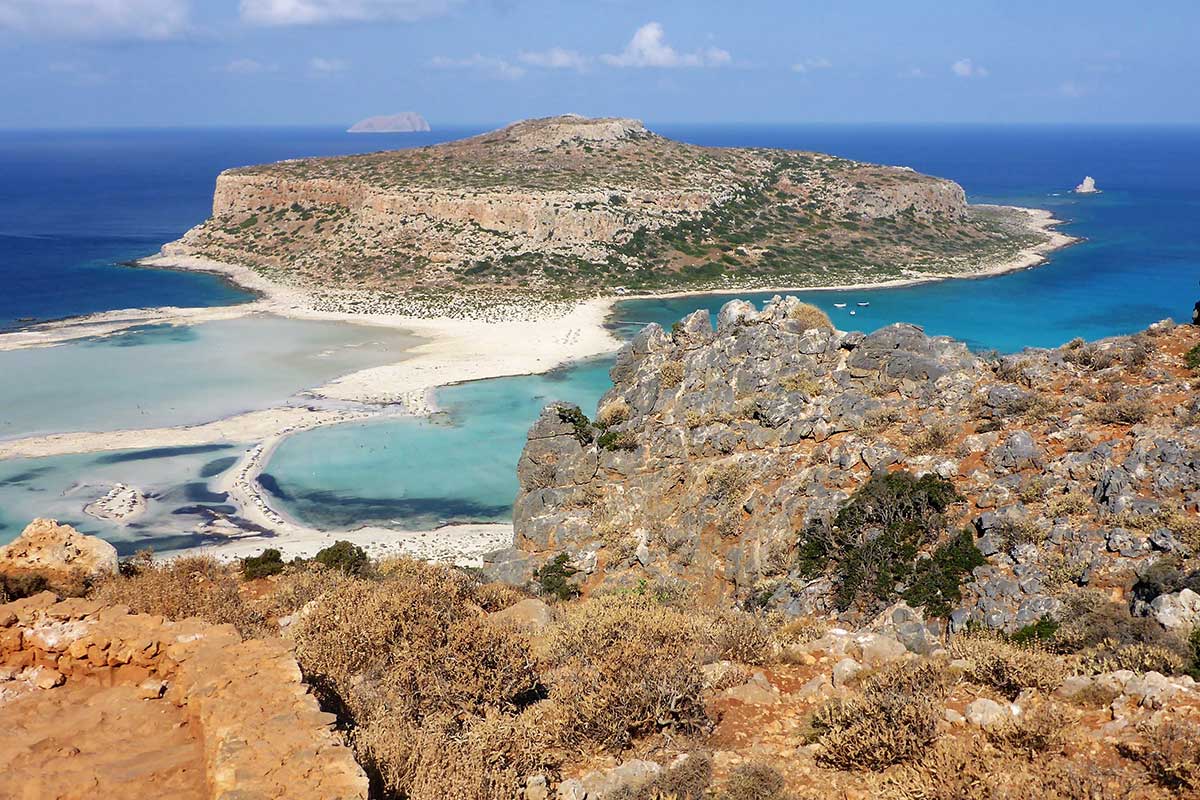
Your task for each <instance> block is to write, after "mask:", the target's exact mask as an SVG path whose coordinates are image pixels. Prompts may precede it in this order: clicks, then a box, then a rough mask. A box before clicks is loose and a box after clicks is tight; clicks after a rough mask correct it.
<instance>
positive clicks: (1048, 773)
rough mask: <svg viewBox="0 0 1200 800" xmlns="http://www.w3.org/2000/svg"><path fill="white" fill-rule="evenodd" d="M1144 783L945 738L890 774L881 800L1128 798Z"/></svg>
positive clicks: (973, 739)
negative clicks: (918, 758)
mask: <svg viewBox="0 0 1200 800" xmlns="http://www.w3.org/2000/svg"><path fill="white" fill-rule="evenodd" d="M1141 785H1142V782H1141V781H1139V780H1138V779H1136V778H1133V777H1130V776H1129V775H1128V774H1126V773H1123V772H1121V771H1118V770H1115V769H1112V768H1109V767H1103V766H1100V765H1098V764H1076V763H1072V762H1071V761H1069V760H1068V759H1066V758H1053V759H1049V758H1041V759H1037V760H1034V761H1030V760H1028V759H1025V758H1018V757H1013V756H1006V755H1005V754H1003V753H1001V752H999V751H997V750H996V749H994V748H992V747H990V746H989V745H988V744H987V742H986V741H985V740H984V739H983V737H982V736H965V737H962V738H959V737H945V738H943V739H941V740H940V741H939V742H937V743H936V744H935V745H934V746H933V747H932V748H930V749H929V751H928V752H927V753H926V755H925V756H924V757H923V758H922V759H920V760H919V761H917V762H916V763H913V764H906V765H904V766H901V767H898V768H897V769H895V770H893V771H891V772H889V773H888V774H887V775H884V776H882V777H881V779H880V780H879V781H878V782H877V784H876V787H875V791H874V792H873V793H872V794H871V796H872V797H874V798H879V799H880V800H1132V798H1134V797H1138V798H1148V797H1151V796H1153V795H1145V794H1135V792H1136V790H1137V789H1138V788H1139V787H1140V786H1141Z"/></svg>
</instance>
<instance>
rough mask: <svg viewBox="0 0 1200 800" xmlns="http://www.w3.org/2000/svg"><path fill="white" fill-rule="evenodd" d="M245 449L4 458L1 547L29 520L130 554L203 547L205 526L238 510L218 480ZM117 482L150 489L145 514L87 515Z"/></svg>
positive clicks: (224, 446)
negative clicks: (63, 527) (56, 524)
mask: <svg viewBox="0 0 1200 800" xmlns="http://www.w3.org/2000/svg"><path fill="white" fill-rule="evenodd" d="M245 450H246V445H235V444H216V445H205V446H197V447H160V448H153V449H147V450H119V451H114V452H107V453H85V454H79V455H66V456H52V457H47V458H17V459H9V460H5V461H0V543H4V542H8V541H11V540H12V539H13V538H15V537H16V536H17V534H19V533H20V532H21V529H22V528H23V527H24V526H25V525H26V524H27V523H28V522H29V520H31V519H34V518H35V517H50V518H52V519H57V520H59V521H60V522H64V523H67V524H70V525H73V526H75V528H76V529H77V530H80V531H83V532H85V533H90V534H94V535H98V536H102V537H104V538H105V539H107V540H109V541H111V542H113V544H115V545H116V546H117V549H118V551H119V552H121V553H122V554H129V553H133V552H135V551H137V550H139V549H141V548H144V547H151V548H153V549H155V550H156V551H160V552H161V551H165V550H172V549H177V548H181V547H191V546H195V545H197V544H200V543H201V542H202V541H203V537H200V536H197V535H196V534H195V531H196V529H197V527H198V526H199V524H201V523H202V522H204V521H206V520H208V519H211V518H212V517H213V515H215V514H227V515H232V514H234V513H235V512H236V509H235V508H234V506H232V505H229V504H228V503H227V498H226V496H225V495H224V494H221V493H215V492H213V491H212V490H211V489H210V483H212V482H213V481H216V480H218V479H220V477H221V476H222V475H223V474H224V473H225V472H227V471H228V470H229V469H231V468H232V467H233V465H234V463H235V462H236V461H237V460H238V458H239V457H240V456H241V455H242V454H243V453H244V452H245ZM116 483H125V484H128V485H130V486H136V487H138V489H140V490H141V491H142V492H144V493H145V494H146V495H147V496H148V498H147V502H146V510H145V512H143V513H142V514H141V515H140V516H138V517H135V518H132V519H130V520H128V521H125V522H114V521H111V520H103V519H97V518H95V517H92V516H89V515H87V514H84V513H83V510H82V509H83V508H84V506H86V505H87V504H88V503H90V502H92V501H93V500H97V499H99V498H101V497H103V496H104V495H105V494H107V493H108V490H109V488H110V487H111V486H112V485H113V484H116Z"/></svg>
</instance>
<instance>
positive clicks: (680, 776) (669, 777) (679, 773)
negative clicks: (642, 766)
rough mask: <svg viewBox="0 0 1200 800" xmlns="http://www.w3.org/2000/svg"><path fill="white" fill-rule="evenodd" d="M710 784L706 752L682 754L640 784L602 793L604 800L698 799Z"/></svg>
mask: <svg viewBox="0 0 1200 800" xmlns="http://www.w3.org/2000/svg"><path fill="white" fill-rule="evenodd" d="M710 783H712V758H711V757H709V755H708V754H707V753H699V752H697V753H686V754H685V755H684V756H683V757H682V758H681V759H680V760H679V761H678V762H677V763H675V764H672V765H671V766H670V767H668V768H667V769H665V770H663V771H662V772H661V773H659V774H658V776H657V777H656V778H654V779H653V780H651V781H648V782H647V783H644V784H642V785H641V786H639V787H637V788H636V789H635V788H632V787H630V786H622V787H621V788H619V789H617V790H616V791H615V792H611V793H609V794H605V795H604V797H605V800H702V799H703V798H704V797H705V796H706V792H707V791H708V786H709V784H710Z"/></svg>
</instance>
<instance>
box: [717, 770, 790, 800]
mask: <svg viewBox="0 0 1200 800" xmlns="http://www.w3.org/2000/svg"><path fill="white" fill-rule="evenodd" d="M788 797H789V795H788V793H787V783H786V782H785V781H784V779H783V776H782V775H780V774H779V771H778V770H776V769H775V768H774V767H772V766H771V765H769V764H743V765H742V766H740V767H738V768H737V769H735V770H734V771H733V772H731V773H730V774H729V777H728V778H727V779H726V780H725V783H724V784H723V785H722V786H721V788H720V790H719V791H718V792H717V796H716V800H787V798H788Z"/></svg>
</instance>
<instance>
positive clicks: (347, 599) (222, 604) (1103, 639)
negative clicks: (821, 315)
mask: <svg viewBox="0 0 1200 800" xmlns="http://www.w3.org/2000/svg"><path fill="white" fill-rule="evenodd" d="M901 485H902V487H903V488H902V489H899V490H898V488H897V487H898V486H901ZM943 488H944V487H941V486H939V485H938V484H937V483H936V482H934V481H928V482H925V483H924V484H921V483H920V482H919V481H915V480H912V479H910V478H900V479H898V480H897V482H896V483H895V484H890V485H889V484H883V483H881V484H878V485H876V486H873V487H872V488H871V490H870V491H868V492H866V493H864V494H863V495H861V496H858V497H857V498H855V499H853V500H852V501H850V502H848V503H847V504H846V507H847V509H849V510H847V511H846V513H845V514H844V515H842V517H841V518H842V520H843V523H844V524H846V525H849V526H852V525H853V524H854V523H855V522H859V523H865V522H866V521H867V520H874V521H875V522H876V523H878V522H879V520H881V519H884V518H886V519H889V520H891V521H892V523H893V524H895V525H900V524H902V523H903V522H904V521H908V522H911V521H913V520H926V521H928V520H930V519H933V518H934V517H936V516H937V515H938V514H940V513H941V512H940V511H939V510H938V509H939V507H942V506H943V505H944V503H948V502H952V501H953V497H952V495H949V494H947V493H944V492H943V491H942V489H943ZM897 491H900V494H901V496H902V497H910V494H912V493H916V495H917V496H916V497H910V500H911V502H897V500H896V497H895V496H894V495H895V493H896V492H897ZM877 502H883V504H884V505H885V506H886V508H880V507H876V506H875V505H874V504H875V503H877ZM935 527H936V526H935ZM951 541H953V540H951ZM343 549H344V548H343ZM339 552H340V550H339ZM275 560H276V559H275V558H274V556H273V555H272V554H269V553H268V554H267V555H266V558H265V559H263V557H261V556H259V557H256V558H255V559H247V562H248V563H250V564H259V565H261V564H262V563H274V562H275ZM247 562H243V564H241V565H221V564H218V563H217V562H215V561H213V560H211V559H207V558H186V559H178V560H176V561H173V562H168V563H162V564H160V563H153V562H150V561H147V560H140V561H134V562H130V563H128V564H127V565H126V567H125V569H124V574H123V575H121V576H118V577H114V578H112V579H110V580H108V581H105V582H104V583H102V584H101V585H99V586H98V587H95V588H94V589H93V592H92V593H93V596H94V597H95V598H97V599H101V600H104V601H108V602H118V603H125V604H130V605H133V606H134V607H135V610H138V611H142V612H145V613H156V614H163V615H165V616H172V617H184V616H191V615H196V616H200V617H203V618H205V619H207V620H209V621H212V622H228V623H232V624H234V625H237V626H238V627H239V629H240V630H241V631H242V633H243V635H245V636H268V635H274V634H275V633H276V632H277V631H280V625H281V624H282V625H283V628H282V631H281V632H282V634H283V635H284V636H286V637H288V638H289V639H290V640H292V641H293V642H294V646H295V652H296V655H297V658H298V660H299V662H300V664H301V667H302V669H303V672H304V675H305V679H306V680H307V681H308V682H309V683H310V684H311V685H312V686H313V688H314V690H315V691H316V692H317V694H318V696H319V697H320V698H321V701H322V704H323V705H324V707H325V708H327V709H329V710H331V711H333V712H335V713H336V714H337V715H338V718H339V724H340V727H341V728H342V729H343V730H344V732H345V734H346V737H347V739H348V741H349V742H350V744H351V745H352V746H353V748H354V750H355V753H356V754H357V757H358V759H359V761H360V763H362V764H363V765H364V767H365V768H366V769H367V771H368V773H369V774H370V775H371V777H372V781H373V793H374V795H376V796H378V797H380V798H404V799H405V800H432V798H445V797H455V798H466V799H467V800H471V799H474V800H485V799H488V800H490V799H491V798H519V797H522V796H523V793H524V792H525V789H526V787H527V786H529V785H535V784H536V785H546V786H548V787H551V792H553V787H554V786H555V785H556V784H558V783H560V782H562V783H565V782H569V781H570V780H572V779H573V778H574V777H577V776H579V775H581V774H582V773H584V772H587V771H588V770H593V769H597V768H599V769H601V770H603V769H604V767H603V765H604V764H605V763H609V764H611V763H615V762H613V761H605V759H613V758H615V759H617V760H625V761H629V760H630V759H637V758H641V759H646V758H650V759H651V760H653V761H657V762H659V763H661V764H662V766H661V767H656V769H657V770H658V771H657V772H653V773H646V775H645V777H644V778H639V779H637V780H632V779H631V780H632V782H630V783H627V784H625V785H623V786H622V787H621V788H620V789H619V790H617V793H615V794H612V795H611V797H613V798H619V799H620V800H685V799H687V800H701V798H705V799H707V800H763V799H764V798H765V799H766V800H816V798H824V797H829V796H843V793H845V792H849V793H850V795H847V796H855V793H857V796H870V797H880V798H890V799H894V800H912V799H913V798H934V799H935V800H943V799H944V800H952V799H953V800H958V798H978V799H979V800H992V798H995V797H1020V798H1026V797H1028V798H1034V797H1038V798H1041V797H1057V798H1069V799H1070V800H1096V798H1102V799H1105V800H1106V799H1108V798H1112V800H1116V798H1130V797H1134V798H1143V799H1144V800H1166V799H1167V798H1170V797H1186V796H1188V794H1187V793H1188V792H1189V791H1192V790H1194V789H1195V788H1196V786H1197V779H1196V775H1197V774H1200V771H1198V770H1197V769H1196V767H1195V764H1196V752H1197V751H1196V750H1195V746H1194V741H1195V739H1194V736H1195V732H1196V731H1197V730H1200V728H1197V727H1196V724H1195V723H1194V722H1192V721H1190V720H1191V719H1192V718H1193V717H1194V718H1197V719H1200V694H1198V693H1196V692H1195V691H1194V690H1190V689H1186V688H1173V689H1170V691H1171V692H1172V694H1171V695H1169V696H1170V697H1172V700H1171V703H1172V705H1171V706H1170V707H1171V708H1172V709H1173V710H1172V712H1171V716H1170V717H1168V718H1165V719H1166V721H1160V722H1158V723H1153V722H1152V721H1151V720H1152V719H1159V718H1162V713H1159V714H1158V715H1157V716H1154V717H1152V715H1151V710H1152V709H1153V708H1154V707H1155V705H1154V703H1151V702H1150V701H1146V700H1143V701H1142V702H1141V705H1142V706H1144V707H1145V709H1146V710H1145V712H1144V713H1143V712H1142V710H1141V709H1140V708H1139V704H1138V701H1137V698H1138V697H1142V696H1144V697H1158V696H1159V695H1149V694H1146V695H1134V694H1128V693H1134V692H1145V691H1149V689H1147V688H1137V689H1135V688H1134V683H1137V681H1138V680H1141V679H1140V678H1139V679H1137V680H1134V681H1130V679H1128V678H1126V679H1124V680H1125V681H1126V683H1125V684H1122V683H1121V682H1120V681H1116V682H1114V679H1112V678H1110V677H1108V676H1109V675H1110V674H1111V673H1110V672H1104V673H1102V674H1100V675H1099V676H1097V677H1095V678H1093V677H1090V676H1092V675H1093V674H1095V673H1097V671H1098V670H1099V669H1100V665H1101V663H1100V662H1099V661H1097V659H1096V657H1095V655H1094V653H1095V649H1096V648H1097V647H1102V648H1109V649H1111V650H1113V652H1118V653H1119V652H1122V651H1121V647H1123V646H1126V645H1137V646H1140V647H1150V648H1154V647H1163V648H1166V649H1168V650H1171V652H1178V650H1177V646H1178V642H1173V643H1170V642H1166V640H1165V639H1164V635H1163V634H1162V633H1161V631H1155V630H1153V628H1152V626H1151V625H1150V624H1149V623H1148V622H1147V621H1146V620H1145V619H1141V618H1133V617H1131V616H1130V615H1129V614H1128V611H1127V610H1126V611H1124V613H1121V612H1120V611H1119V610H1118V609H1116V608H1115V604H1112V602H1111V600H1106V599H1103V598H1100V597H1098V596H1097V597H1093V596H1091V595H1081V596H1080V599H1079V601H1078V603H1077V604H1076V605H1075V606H1073V607H1072V608H1071V611H1070V614H1068V615H1064V618H1063V619H1062V622H1061V623H1058V624H1056V625H1053V626H1050V625H1046V626H1041V627H1040V628H1039V629H1038V633H1037V635H1032V634H1031V635H1029V636H1024V637H1021V636H1013V637H1004V636H1001V635H997V634H994V633H987V634H985V633H982V632H967V633H963V634H959V635H955V636H950V637H949V638H948V640H947V642H946V649H940V650H938V651H936V652H934V653H933V654H931V655H928V656H918V655H916V654H913V653H905V652H904V648H900V649H899V652H895V651H892V650H887V651H881V650H879V649H878V648H879V646H880V644H879V643H882V642H887V641H890V640H889V639H887V637H886V636H884V637H882V638H880V636H879V635H877V634H866V633H863V634H845V633H837V632H832V631H830V630H829V626H828V624H827V623H826V622H823V621H821V620H812V619H788V618H786V617H783V616H779V615H773V616H762V615H755V614H750V613H747V612H742V611H736V610H732V609H726V608H722V607H721V606H712V605H706V604H702V603H700V602H698V601H697V600H696V599H695V598H692V597H690V596H689V595H688V593H687V592H686V591H685V592H683V593H679V592H676V593H673V594H666V593H655V592H650V591H646V590H644V588H639V589H637V590H633V591H625V592H615V593H610V594H606V595H601V596H597V597H592V598H587V599H580V598H577V597H574V598H573V597H569V596H564V597H563V598H562V599H555V600H554V604H553V605H552V606H550V607H549V608H546V607H544V606H541V608H542V609H544V615H543V612H541V611H539V612H536V613H532V614H530V613H527V611H526V610H525V609H527V608H533V607H529V606H528V604H530V603H534V604H535V606H536V605H537V603H538V602H539V601H536V600H533V599H532V598H530V597H529V596H528V595H527V594H526V593H525V592H523V591H520V590H517V589H514V588H512V587H509V586H506V585H502V584H494V583H486V582H484V581H483V580H482V579H481V578H480V577H479V576H478V574H477V573H474V572H472V571H469V570H460V569H456V568H451V567H444V566H434V565H428V564H424V563H420V562H415V561H409V560H403V559H400V560H385V561H382V562H368V563H366V564H363V565H362V568H361V569H359V571H358V573H359V574H357V575H354V574H349V573H348V572H347V571H346V570H344V569H341V568H339V567H338V566H336V565H333V566H327V565H325V564H323V563H321V562H320V561H318V560H316V559H314V560H311V561H294V562H292V563H289V564H285V565H284V566H283V567H282V568H281V569H280V570H279V571H278V572H273V573H272V574H271V575H269V576H267V577H259V578H250V577H248V576H245V575H244V574H243V573H244V572H245V567H246V563H247ZM550 595H553V593H550ZM1106 603H1108V605H1106ZM862 636H866V638H865V639H864V638H861V637H862ZM856 637H859V638H857V639H856ZM856 641H861V642H862V644H861V645H859V644H856V643H855V642H856ZM1018 641H1026V642H1028V643H1027V644H1021V643H1018ZM1172 648H1175V649H1172ZM872 652H874V653H880V652H889V653H890V655H888V656H887V657H886V658H884V659H883V660H882V661H880V660H878V658H879V656H878V655H869V653H872ZM1143 652H1144V651H1143ZM848 658H849V659H851V661H853V659H855V658H857V659H861V660H862V665H860V666H857V667H856V670H857V671H858V672H857V674H853V673H846V672H845V671H844V670H843V667H844V665H845V663H846V662H847V659H848ZM868 659H876V660H874V661H870V662H868ZM855 663H858V662H855ZM867 663H871V664H873V666H866V664H867ZM835 664H836V667H835V666H834V665H835ZM1109 666H1111V668H1113V669H1116V668H1118V667H1119V668H1127V669H1133V670H1135V671H1136V672H1138V673H1139V674H1140V673H1141V672H1143V671H1144V666H1145V665H1138V664H1135V663H1134V662H1133V661H1122V662H1120V663H1114V664H1111V665H1105V668H1108V667H1109ZM1156 666H1168V667H1172V669H1170V670H1169V671H1171V672H1178V671H1179V669H1181V668H1183V666H1184V660H1183V659H1182V658H1180V659H1177V660H1176V661H1174V662H1171V663H1170V664H1164V663H1160V664H1156ZM831 669H832V671H833V675H834V681H835V683H837V686H836V687H834V686H832V685H831V684H830V682H829V674H830V670H831ZM755 670H765V671H764V673H763V675H764V676H765V675H769V676H770V677H769V678H759V677H752V676H753V675H754V672H755ZM839 670H842V672H841V673H839ZM839 674H842V675H843V676H844V675H846V674H850V675H851V677H850V678H848V679H847V678H846V677H842V678H838V677H837V676H838V675H839ZM1145 680H1146V681H1149V684H1147V685H1153V686H1159V685H1160V684H1157V683H1154V682H1153V681H1151V680H1150V677H1149V676H1147V678H1146V679H1145ZM1170 680H1171V681H1175V682H1176V683H1165V684H1161V685H1162V686H1165V687H1172V686H1179V687H1185V686H1186V685H1187V684H1186V683H1178V681H1179V680H1181V679H1175V678H1172V679H1170ZM1183 680H1186V679H1183ZM1122 686H1125V688H1124V689H1122ZM1139 686H1141V684H1139ZM1066 687H1070V691H1069V692H1064V690H1065V689H1066ZM1156 691H1166V689H1160V690H1156ZM1161 696H1163V697H1165V696H1167V695H1161ZM1126 697H1133V698H1134V699H1133V700H1126V699H1124V698H1126ZM989 698H990V699H994V700H996V701H999V704H998V705H994V708H996V709H999V711H997V712H995V713H998V714H999V715H1000V716H999V717H998V718H997V719H996V720H995V721H994V722H989V723H988V724H986V725H982V726H980V725H976V724H974V723H972V724H968V725H966V726H965V727H963V724H962V723H952V722H948V720H953V719H954V718H955V715H959V718H960V719H961V714H960V712H962V711H963V709H964V707H965V706H968V705H971V704H972V703H974V702H975V701H976V700H977V699H978V700H979V701H980V702H983V701H984V700H985V699H989ZM989 702H990V700H989ZM1010 702H1012V703H1015V704H1017V705H1019V706H1020V708H1021V713H1019V714H1015V715H1014V714H1011V713H1009V712H1008V711H1006V710H1005V709H1007V708H1008V705H1007V704H1008V703H1010ZM1155 702H1158V701H1155ZM1122 703H1126V705H1122ZM1110 706H1111V708H1112V709H1118V708H1119V709H1121V711H1120V713H1121V714H1122V715H1123V716H1122V717H1121V719H1126V720H1128V724H1127V725H1125V726H1124V727H1121V728H1119V729H1118V730H1119V731H1120V733H1119V735H1118V736H1117V737H1116V738H1115V739H1103V738H1101V737H1100V736H1099V735H1098V734H1097V733H1096V731H1097V730H1099V728H1100V726H1101V725H1102V724H1104V722H1105V719H1104V718H1105V715H1106V714H1107V713H1108V711H1107V709H1109V707H1110ZM967 713H968V716H970V714H971V713H973V712H971V711H970V709H967ZM770 720H775V721H774V722H771V721H770ZM1143 723H1144V724H1143ZM736 730H744V731H747V732H744V733H740V734H737V736H735V737H734V738H730V737H731V736H734V734H733V731H736ZM1189 737H1191V738H1189ZM752 742H753V743H755V744H754V745H753V749H752V750H750V749H744V748H749V747H750V744H751V743H752ZM771 753H777V754H778V755H777V756H775V757H774V758H773V759H772V761H771V762H770V765H769V766H768V765H767V764H765V763H763V762H762V758H763V757H764V756H765V755H767V754H771ZM785 754H786V755H785ZM629 763H643V762H633V761H630V762H629ZM641 769H643V770H644V769H645V768H641ZM639 774H640V773H639ZM531 779H532V780H533V781H534V783H530V781H531ZM541 782H544V784H543V783H541ZM1012 787H1018V788H1017V789H1012ZM1010 789H1011V790H1012V791H1018V792H1019V793H1018V794H1009V793H1000V794H997V792H1002V790H1003V792H1009V791H1010ZM549 796H551V797H553V796H554V795H553V793H551V794H550V795H549Z"/></svg>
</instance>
